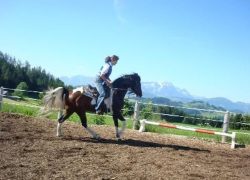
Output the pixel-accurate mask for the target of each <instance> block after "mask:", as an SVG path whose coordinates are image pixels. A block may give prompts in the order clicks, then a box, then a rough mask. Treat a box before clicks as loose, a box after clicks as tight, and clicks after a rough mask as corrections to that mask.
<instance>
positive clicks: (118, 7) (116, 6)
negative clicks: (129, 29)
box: [113, 0, 127, 24]
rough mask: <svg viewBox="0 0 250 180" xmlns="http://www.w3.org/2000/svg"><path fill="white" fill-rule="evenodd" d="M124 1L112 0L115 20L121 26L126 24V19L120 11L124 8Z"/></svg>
mask: <svg viewBox="0 0 250 180" xmlns="http://www.w3.org/2000/svg"><path fill="white" fill-rule="evenodd" d="M124 3H125V1H124V0H113V6H114V10H115V13H116V18H117V19H118V21H119V22H120V23H121V24H125V23H127V20H126V18H125V17H124V16H123V13H122V10H123V7H124Z"/></svg>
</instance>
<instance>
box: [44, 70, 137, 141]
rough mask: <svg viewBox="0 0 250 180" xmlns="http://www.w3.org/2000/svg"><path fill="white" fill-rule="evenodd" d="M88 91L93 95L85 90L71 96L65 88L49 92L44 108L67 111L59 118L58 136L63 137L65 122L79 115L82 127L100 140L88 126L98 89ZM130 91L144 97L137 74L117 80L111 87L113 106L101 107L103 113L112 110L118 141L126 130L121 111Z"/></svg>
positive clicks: (91, 88) (93, 110) (77, 91)
mask: <svg viewBox="0 0 250 180" xmlns="http://www.w3.org/2000/svg"><path fill="white" fill-rule="evenodd" d="M88 89H90V90H91V91H92V93H89V91H88V92H87V91H86V89H83V92H81V91H80V90H75V92H74V93H71V94H70V93H69V90H68V89H66V88H65V87H58V88H56V89H54V90H51V91H48V92H47V94H46V95H45V97H44V107H46V108H49V109H51V108H53V107H59V108H60V110H61V111H62V109H65V111H64V113H63V114H62V115H61V116H60V117H59V118H58V124H57V136H61V135H62V131H61V127H62V124H63V122H64V121H65V120H66V119H68V118H69V117H70V116H71V115H72V114H73V113H77V115H78V116H79V118H80V120H81V124H82V126H83V127H84V128H85V129H86V130H87V131H88V133H90V134H91V135H92V137H93V138H94V139H100V136H99V135H98V134H97V133H96V132H95V131H94V130H92V129H91V128H89V127H88V125H87V117H86V112H95V106H94V105H93V99H94V100H96V99H97V97H98V94H97V93H98V92H97V90H96V88H93V87H90V88H88ZM128 91H130V92H132V93H135V94H136V96H138V97H142V90H141V78H140V76H139V75H138V74H137V73H133V74H127V75H123V76H121V77H119V78H117V79H115V80H114V81H113V83H112V86H111V93H110V102H111V106H110V107H106V106H105V105H104V103H103V104H102V105H101V112H102V113H105V112H106V111H107V108H110V109H111V112H112V117H113V121H114V125H115V136H116V138H117V139H118V140H121V136H122V134H123V132H124V130H125V128H126V119H125V118H124V117H123V115H122V112H121V110H122V108H123V106H124V97H125V95H126V93H127V92H128ZM91 94H92V95H91ZM118 120H121V121H122V128H121V129H120V130H119V127H118Z"/></svg>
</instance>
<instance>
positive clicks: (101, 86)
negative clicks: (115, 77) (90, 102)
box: [95, 55, 119, 114]
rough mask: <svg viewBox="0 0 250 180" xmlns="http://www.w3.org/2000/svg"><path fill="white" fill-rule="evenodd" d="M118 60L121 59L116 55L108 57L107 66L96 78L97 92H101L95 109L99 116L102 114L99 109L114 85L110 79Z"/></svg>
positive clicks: (102, 68) (106, 59) (103, 67)
mask: <svg viewBox="0 0 250 180" xmlns="http://www.w3.org/2000/svg"><path fill="white" fill-rule="evenodd" d="M118 60H119V57H118V56H116V55H113V56H111V57H110V56H108V57H106V58H105V64H104V65H103V66H102V67H101V69H100V72H99V73H98V75H97V77H96V80H95V83H96V88H97V91H98V92H99V97H98V99H97V104H96V107H95V110H96V113H97V114H100V113H101V111H100V109H99V108H100V106H101V104H102V103H103V101H104V98H105V96H106V94H107V89H108V87H111V84H112V81H111V80H110V78H109V76H110V75H111V73H112V66H114V65H116V63H117V61H118Z"/></svg>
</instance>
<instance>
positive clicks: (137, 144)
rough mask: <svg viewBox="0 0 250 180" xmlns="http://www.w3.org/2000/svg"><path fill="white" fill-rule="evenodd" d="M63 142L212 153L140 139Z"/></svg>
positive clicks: (86, 139)
mask: <svg viewBox="0 0 250 180" xmlns="http://www.w3.org/2000/svg"><path fill="white" fill-rule="evenodd" d="M63 140H67V141H72V140H75V141H80V142H89V143H97V144H98V143H102V144H117V145H126V146H133V147H142V148H148V147H150V148H172V149H174V150H185V151H197V152H208V153H209V152H210V151H209V150H204V149H199V148H194V147H188V146H180V145H174V144H161V143H155V142H149V141H141V140H138V139H123V140H120V141H118V140H116V139H105V138H101V139H99V140H96V139H93V138H87V137H86V138H82V137H72V136H70V137H64V138H63Z"/></svg>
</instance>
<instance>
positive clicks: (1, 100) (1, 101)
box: [0, 87, 3, 111]
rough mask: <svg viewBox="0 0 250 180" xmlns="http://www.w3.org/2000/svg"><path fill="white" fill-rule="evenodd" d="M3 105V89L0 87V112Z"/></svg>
mask: <svg viewBox="0 0 250 180" xmlns="http://www.w3.org/2000/svg"><path fill="white" fill-rule="evenodd" d="M2 104H3V87H0V111H1V110H2Z"/></svg>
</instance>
